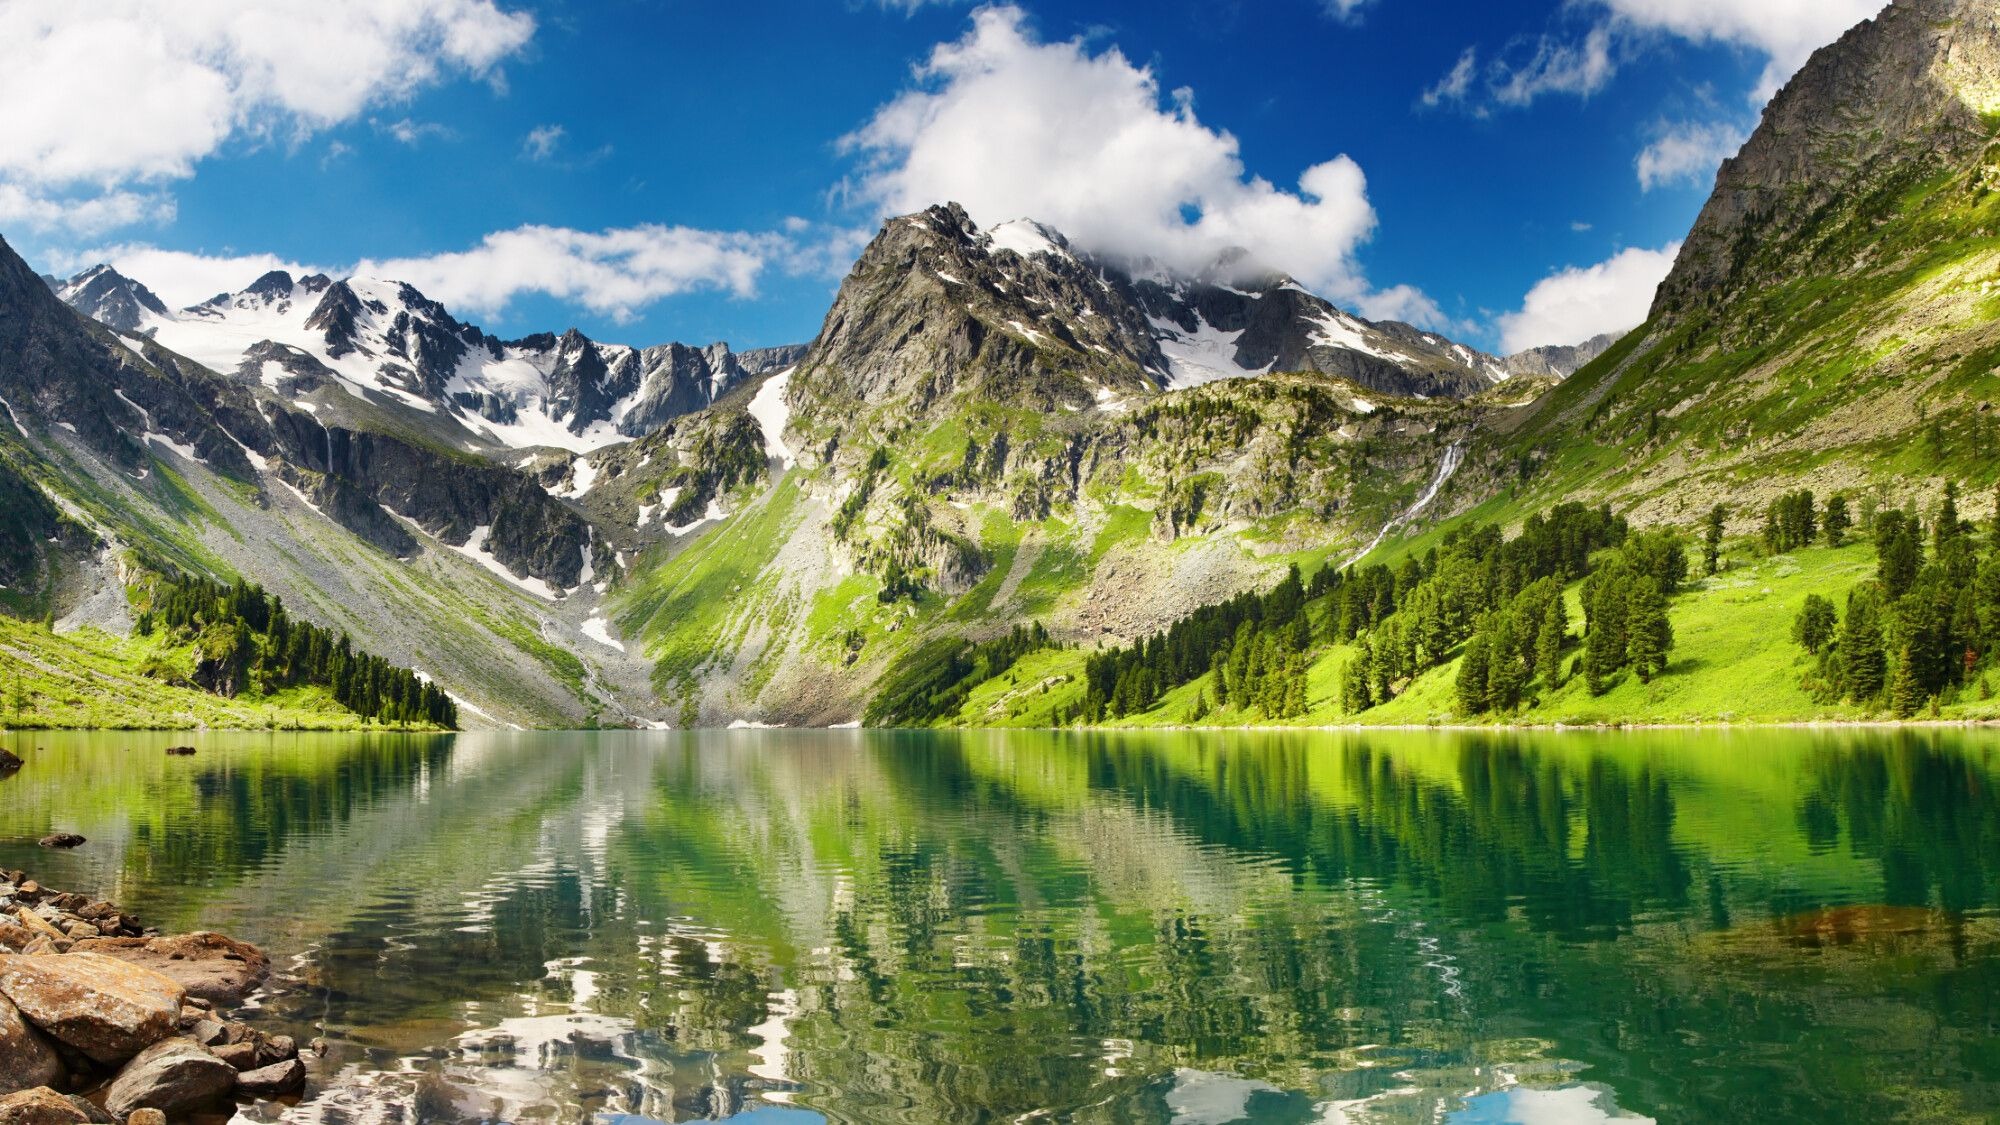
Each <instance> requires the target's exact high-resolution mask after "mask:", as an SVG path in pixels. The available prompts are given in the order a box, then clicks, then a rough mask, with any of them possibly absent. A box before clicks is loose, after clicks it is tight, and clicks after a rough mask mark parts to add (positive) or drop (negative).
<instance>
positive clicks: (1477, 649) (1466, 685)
mask: <svg viewBox="0 0 2000 1125" xmlns="http://www.w3.org/2000/svg"><path fill="white" fill-rule="evenodd" d="M1489 655H1490V653H1489V652H1488V650H1487V645H1486V637H1485V635H1484V634H1476V635H1474V636H1473V638H1472V639H1471V640H1470V641H1467V642H1466V645H1465V655H1464V656H1462V657H1460V658H1459V662H1458V709H1459V710H1460V711H1462V712H1464V713H1465V714H1466V715H1467V716H1472V715H1483V714H1485V713H1486V711H1487V710H1488V709H1489V707H1490V705H1491V703H1490V700H1489V698H1488V696H1487V673H1488V668H1487V660H1488V657H1489Z"/></svg>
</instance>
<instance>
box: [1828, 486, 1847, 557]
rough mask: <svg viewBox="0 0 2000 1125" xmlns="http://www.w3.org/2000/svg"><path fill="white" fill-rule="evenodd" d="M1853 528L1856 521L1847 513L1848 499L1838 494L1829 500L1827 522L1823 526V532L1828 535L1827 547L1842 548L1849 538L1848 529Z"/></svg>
mask: <svg viewBox="0 0 2000 1125" xmlns="http://www.w3.org/2000/svg"><path fill="white" fill-rule="evenodd" d="M1853 526H1854V521H1853V519H1852V518H1851V517H1850V516H1849V515H1848V513H1847V497H1845V496H1842V495H1840V494H1838V493H1836V494H1835V495H1833V496H1832V497H1830V498H1828V500H1827V502H1826V520H1825V522H1824V524H1823V525H1822V530H1823V531H1824V532H1825V533H1826V544H1827V546H1829V547H1838V546H1840V545H1841V543H1842V542H1843V541H1844V540H1846V538H1847V532H1848V529H1849V528H1851V527H1853Z"/></svg>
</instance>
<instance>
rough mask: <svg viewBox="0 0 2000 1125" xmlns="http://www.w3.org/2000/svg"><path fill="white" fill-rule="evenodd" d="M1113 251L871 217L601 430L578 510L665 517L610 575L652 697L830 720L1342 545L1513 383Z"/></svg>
mask: <svg viewBox="0 0 2000 1125" xmlns="http://www.w3.org/2000/svg"><path fill="white" fill-rule="evenodd" d="M1230 266H1233V267H1234V268H1233V269H1231V268H1228V267H1230ZM1135 269H1136V268H1121V267H1119V266H1117V265H1114V264H1112V263H1109V262H1106V261H1102V260H1098V259H1095V258H1093V257H1091V256H1089V255H1087V254H1084V253H1081V252H1079V251H1078V250H1077V249H1075V248H1074V247H1072V246H1071V245H1070V244H1069V243H1068V242H1067V241H1066V240H1065V239H1063V238H1062V236H1061V235H1060V234H1058V233H1057V232H1054V231H1052V230H1050V229H1048V228H1046V227H1043V226H1040V225H1037V224H1031V223H1027V222H1013V223H1006V224H1001V225H1000V226H998V227H996V228H994V229H993V230H991V231H987V230H982V229H980V228H979V227H978V226H977V225H976V224H975V223H974V222H973V221H972V220H971V219H970V217H969V216H967V215H966V213H965V212H964V211H963V210H962V209H961V208H959V207H957V206H953V205H943V206H939V207H934V208H931V209H929V210H927V211H925V212H923V213H920V214H916V215H910V216H904V217H901V218H897V219H892V220H890V221H889V222H888V223H887V224H886V225H885V226H884V228H883V230H882V232H881V233H880V234H879V235H878V236H877V237H876V238H875V240H874V241H873V242H872V243H871V244H870V245H869V247H868V248H867V249H866V250H865V251H864V252H863V253H862V255H861V256H860V259H859V260H858V261H857V262H856V263H855V265H854V268H853V270H852V271H851V272H850V273H849V275H848V277H847V279H846V280H845V281H844V282H843V284H842V286H841V288H840V292H839V293H838V294H837V295H836V297H835V299H834V302H833V306H832V308H831V309H830V310H829V312H828V313H827V317H826V320H825V323H824V324H823V326H822V328H821V330H820V333H819V335H818V337H817V338H816V339H815V341H814V342H813V344H812V346H811V347H810V348H809V349H808V350H807V352H806V354H805V355H804V356H803V357H802V358H800V359H799V360H798V362H797V364H796V366H794V367H792V368H791V369H789V370H788V371H786V372H784V373H782V374H781V375H774V376H772V377H769V378H767V379H765V380H764V381H762V382H760V383H758V384H757V385H756V386H755V387H754V388H747V389H748V390H749V391H750V393H749V394H748V396H747V398H746V399H743V400H735V401H730V402H724V403H721V404H718V406H717V407H715V408H711V409H710V410H709V411H705V412H703V413H702V414H700V415H695V416H691V417H690V418H689V419H687V420H686V424H684V425H679V426H677V427H676V428H675V431H674V432H673V433H672V434H667V433H665V432H662V433H661V434H657V435H654V436H651V437H648V438H646V439H644V440H642V441H641V442H638V443H634V444H633V445H631V446H629V447H621V448H620V449H617V450H611V451H607V452H606V453H605V454H602V455H598V456H595V457H594V458H593V460H592V465H593V470H594V471H595V473H596V477H595V478H594V482H593V486H592V487H591V489H590V490H589V492H588V493H587V494H586V495H585V497H584V499H583V504H584V505H585V507H586V508H587V509H589V510H591V511H593V512H595V513H598V514H599V517H600V518H601V519H603V520H604V521H606V522H618V523H623V522H625V521H636V524H637V525H638V526H640V527H642V528H654V527H659V526H660V525H661V524H663V523H667V524H670V525H671V526H670V530H672V531H673V532H674V533H675V538H674V539H672V540H671V541H665V542H662V543H661V544H660V545H659V546H657V547H655V548H653V549H651V550H650V551H649V552H648V553H647V554H646V555H645V556H643V557H642V558H641V559H640V560H639V561H638V562H637V563H635V565H634V566H633V568H632V570H631V572H630V575H629V579H628V581H627V582H625V583H624V584H623V585H622V586H621V588H620V589H619V590H618V591H616V592H615V593H614V617H615V620H616V621H617V623H618V624H619V626H620V628H621V631H622V633H623V635H625V636H626V637H628V638H634V639H636V640H637V641H638V642H639V643H640V644H642V645H643V646H644V647H645V649H646V651H647V652H648V653H649V654H650V655H651V656H653V657H654V659H655V661H656V668H655V687H656V690H657V691H658V692H659V693H660V695H661V696H662V698H663V699H664V700H666V701H667V702H668V705H669V707H670V708H678V710H679V713H680V714H681V716H682V718H683V719H684V720H685V721H689V722H693V721H707V722H716V721H727V720H732V719H750V720H757V721H765V722H785V723H822V724H823V723H837V722H844V721H851V720H853V719H856V718H858V717H859V715H860V713H861V710H862V708H863V705H864V704H865V703H866V701H867V699H868V698H869V696H870V694H871V693H872V691H873V690H874V685H875V684H876V683H877V682H878V681H879V680H880V679H881V678H882V677H884V676H885V675H889V674H891V673H892V672H893V671H894V669H896V668H898V667H900V666H902V665H903V664H905V663H907V662H910V661H917V662H919V663H921V662H923V661H925V660H928V659H930V658H931V655H932V649H931V648H930V647H929V646H930V645H932V644H933V643H934V642H935V643H942V642H945V641H948V639H949V638H952V637H957V636H981V637H983V636H991V635H994V634H1004V633H1005V632H1007V631H1008V630H1009V629H1011V628H1013V627H1014V626H1016V625H1018V624H1021V623H1023V622H1026V621H1030V620H1034V621H1040V622H1042V623H1044V624H1045V626H1046V627H1047V628H1048V629H1049V630H1051V631H1052V632H1053V633H1054V634H1055V635H1057V636H1059V637H1062V638H1064V639H1066V640H1070V641H1076V642H1087V643H1096V642H1098V641H1103V640H1115V639H1121V638H1130V637H1133V636H1137V635H1140V634H1142V633H1143V632H1146V631H1149V630H1151V629H1154V628H1158V627H1160V626H1161V625H1162V624H1164V623H1165V622H1167V621H1169V620H1171V619H1172V618H1173V617H1174V616H1176V615H1178V614H1180V613H1184V612H1186V611H1187V610H1189V609H1190V608H1192V607H1194V606H1197V605H1200V604H1202V603H1203V602H1205V601H1209V600H1212V599H1215V598H1218V597H1226V596H1228V595H1230V594H1233V593H1236V592H1238V591H1240V590H1243V589H1246V588H1249V587H1253V586H1257V585H1262V584H1268V583H1269V582H1271V581H1274V580H1275V579H1276V578H1277V577H1278V576H1280V575H1281V574H1282V573H1283V571H1284V568H1285V566H1286V565H1287V564H1289V563H1291V562H1296V561H1301V560H1308V561H1309V560H1315V559H1321V558H1341V557H1345V556H1347V555H1350V554H1352V553H1355V552H1356V551H1358V550H1360V549H1363V548H1365V547H1366V546H1367V545H1368V544H1369V542H1370V540H1371V538H1372V537H1374V536H1376V535H1377V534H1378V533H1379V532H1380V531H1381V529H1382V527H1383V526H1384V525H1385V524H1386V523H1388V522H1390V521H1392V520H1394V519H1396V518H1397V517H1398V516H1399V514H1400V513H1404V512H1406V511H1408V510H1410V509H1411V508H1412V507H1413V506H1414V507H1418V508H1421V506H1422V505H1424V504H1427V503H1429V502H1430V501H1431V500H1432V499H1434V498H1435V497H1436V496H1438V495H1440V494H1442V493H1448V492H1449V491H1450V477H1451V474H1452V472H1453V470H1454V469H1455V468H1456V466H1457V453H1456V452H1455V450H1456V448H1457V447H1458V445H1459V444H1460V443H1462V442H1464V441H1466V440H1468V439H1469V437H1470V434H1471V433H1472V431H1473V429H1474V428H1476V427H1477V426H1478V425H1480V424H1481V423H1480V421H1479V420H1480V419H1482V418H1484V417H1486V416H1487V415H1490V414H1493V413H1496V412H1506V411H1508V410H1511V409H1514V408H1515V407H1517V406H1518V403H1513V402H1502V401H1500V399H1501V398H1504V397H1505V396H1504V395H1502V394H1501V389H1502V388H1504V387H1506V386H1507V385H1508V384H1507V382H1506V375H1507V372H1506V370H1505V366H1504V363H1503V362H1502V361H1500V360H1497V359H1495V358H1493V357H1490V356H1483V355H1481V354H1479V353H1477V352H1474V351H1473V350H1472V349H1469V348H1463V347H1460V346H1458V345H1453V344H1452V343H1450V342H1449V341H1447V340H1444V339H1443V338H1442V337H1436V336H1433V335H1431V334H1427V333H1422V332H1419V331H1417V330H1415V329H1411V328H1408V327H1407V326H1400V325H1373V324H1369V323H1368V322H1365V321H1361V320H1359V319H1357V318H1354V317H1351V316H1348V315H1347V314H1344V313H1341V312H1340V311H1339V310H1337V309H1334V308H1333V306H1331V305H1329V304H1327V303H1326V302H1324V301H1322V300H1320V299H1319V298H1317V297H1313V296H1312V295H1311V294H1309V293H1305V292H1304V291H1303V290H1302V289H1300V288H1299V287H1298V286H1297V285H1296V284H1295V283H1293V282H1291V281H1290V280H1288V279H1285V278H1283V277H1276V276H1273V277H1265V278H1263V279H1252V278H1246V277H1243V276H1241V274H1242V273H1244V272H1246V267H1244V266H1243V264H1242V263H1240V262H1235V263H1223V264H1221V265H1219V266H1218V268H1217V270H1216V271H1213V272H1211V274H1210V275H1208V276H1206V277H1196V278H1185V277H1169V276H1167V275H1164V274H1158V273H1146V272H1144V271H1137V272H1135ZM1225 274H1227V275H1228V276H1227V278H1226V279H1225V277H1224V275H1225ZM1419 388H1421V389H1419ZM1432 392H1435V394H1432ZM1424 395H1430V397H1422V396H1424ZM664 451H671V452H673V453H674V454H675V457H674V459H672V460H670V461H665V462H664V464H665V465H666V466H667V467H665V468H663V467H662V465H663V460H662V458H660V457H659V456H658V454H659V453H661V452H664ZM766 464H771V465H775V466H777V467H779V468H780V469H781V470H783V475H782V477H780V478H779V480H778V483H777V484H776V485H771V484H769V483H768V482H767V478H766V477H765V474H764V466H765V465H766ZM683 535H684V536H685V537H683Z"/></svg>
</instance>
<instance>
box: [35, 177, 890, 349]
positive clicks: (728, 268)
mask: <svg viewBox="0 0 2000 1125" xmlns="http://www.w3.org/2000/svg"><path fill="white" fill-rule="evenodd" d="M0 206H4V197H0ZM867 237H868V233H867V232H865V231H853V230H847V229H844V228H839V227H830V226H826V225H824V224H816V223H810V222H807V221H805V220H794V221H792V222H789V223H787V224H786V225H785V230H784V231H783V232H782V233H780V232H771V233H749V232H741V231H710V230H697V229H694V228H690V227H676V226H660V225H652V224H648V225H643V226H636V227H616V228H612V229H608V230H601V231H582V230H573V229H571V228H568V227H553V226H522V227H516V228H514V229H512V230H506V231H498V232H495V233H493V234H489V235H487V236H485V237H484V238H482V239H481V240H480V241H479V243H478V244H477V245H475V246H472V247H470V248H468V249H465V250H455V251H447V252H444V253H439V254H428V255H412V256H405V257H395V258H366V259H363V260H361V261H359V262H352V263H325V262H322V263H311V262H300V261H297V260H295V259H291V258H286V257H281V256H279V255H276V254H266V253H254V254H199V253H190V252H188V251H182V250H166V249H161V248H159V247H156V246H152V245H149V244H146V243H122V244H115V245H110V246H104V247H99V248H97V249H94V250H87V251H83V252H80V253H72V254H65V255H62V256H61V257H60V258H59V259H58V260H57V261H56V262H55V263H54V264H55V265H56V266H57V267H58V268H59V269H60V270H61V271H62V272H65V273H68V272H73V271H76V270H80V269H82V268H84V267H86V266H89V265H93V264H95V263H97V262H108V263H109V264H110V265H111V266H112V267H113V268H115V269H116V270H118V272H120V273H122V274H124V275H126V276H127V277H131V278H134V279H136V280H138V281H140V282H142V283H144V284H145V285H146V286H147V287H148V288H150V289H152V290H153V291H154V292H155V293H158V294H159V295H160V298H161V300H163V301H165V302H166V303H167V305H168V306H169V307H171V308H182V307H185V306H188V305H193V304H197V303H199V302H201V301H205V300H207V299H208V298H210V297H213V296H214V295H216V294H217V293H227V292H235V291H236V290H239V289H242V288H243V287H244V286H246V285H248V284H249V283H250V282H251V281H253V280H255V279H256V278H258V277H259V276H261V275H263V274H265V273H268V272H269V271H271V270H285V271H287V272H289V273H291V274H293V275H294V276H304V275H307V274H314V273H324V274H328V275H330V276H333V277H349V276H359V277H378V278H386V279H390V280H395V281H406V282H409V283H410V284H411V285H414V286H416V287H417V289H419V290H420V291H422V292H423V293H424V295H425V296H428V297H431V298H433V299H434V300H438V301H442V302H443V303H444V304H445V306H446V307H447V308H449V309H451V310H452V311H453V312H454V313H457V314H459V315H461V316H480V315H487V316H492V315H498V314H500V313H503V312H505V311H506V308H507V306H508V305H509V304H510V303H511V302H512V301H514V300H515V299H516V298H519V297H523V296H528V295H531V294H539V295H544V296H549V297H554V298H557V299H559V300H564V301H569V302H572V303H574V304H576V305H579V306H582V307H584V308H587V309H589V310H591V311H592V312H596V313H600V314H603V315H606V316H610V317H612V318H613V319H615V320H625V319H628V318H630V317H632V316H633V315H635V314H637V313H638V312H639V311H640V310H642V309H644V308H646V307H647V306H649V305H652V304H654V303H656V302H658V301H661V300H664V299H666V298H669V297H675V296H679V295H681V294H685V293H690V292H696V291H714V292H723V293H728V294H730V295H732V296H736V297H752V296H755V295H756V293H757V284H758V280H759V279H760V278H761V277H762V276H763V275H764V274H765V273H766V272H768V271H770V270H773V269H776V270H779V271H782V272H783V273H786V274H789V275H794V276H802V275H810V276H827V275H829V274H838V273H841V272H844V271H845V270H846V269H847V267H848V266H849V265H850V264H852V262H853V260H854V256H855V254H856V253H858V252H859V250H860V248H861V246H862V245H864V244H865V243H866V241H867Z"/></svg>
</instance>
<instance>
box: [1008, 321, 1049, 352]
mask: <svg viewBox="0 0 2000 1125" xmlns="http://www.w3.org/2000/svg"><path fill="white" fill-rule="evenodd" d="M1007 327H1009V328H1012V329H1013V330H1014V331H1016V332H1019V333H1020V334H1021V335H1023V336H1026V337H1027V338H1028V339H1029V340H1031V341H1033V342H1034V344H1035V346H1036V347H1041V346H1042V345H1043V344H1044V343H1045V342H1046V341H1047V340H1048V337H1047V336H1044V335H1042V334H1041V333H1040V332H1037V331H1035V330H1034V329H1032V328H1030V327H1028V326H1027V325H1025V324H1022V323H1021V322H1020V321H1018V320H1010V321H1008V322H1007Z"/></svg>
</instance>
